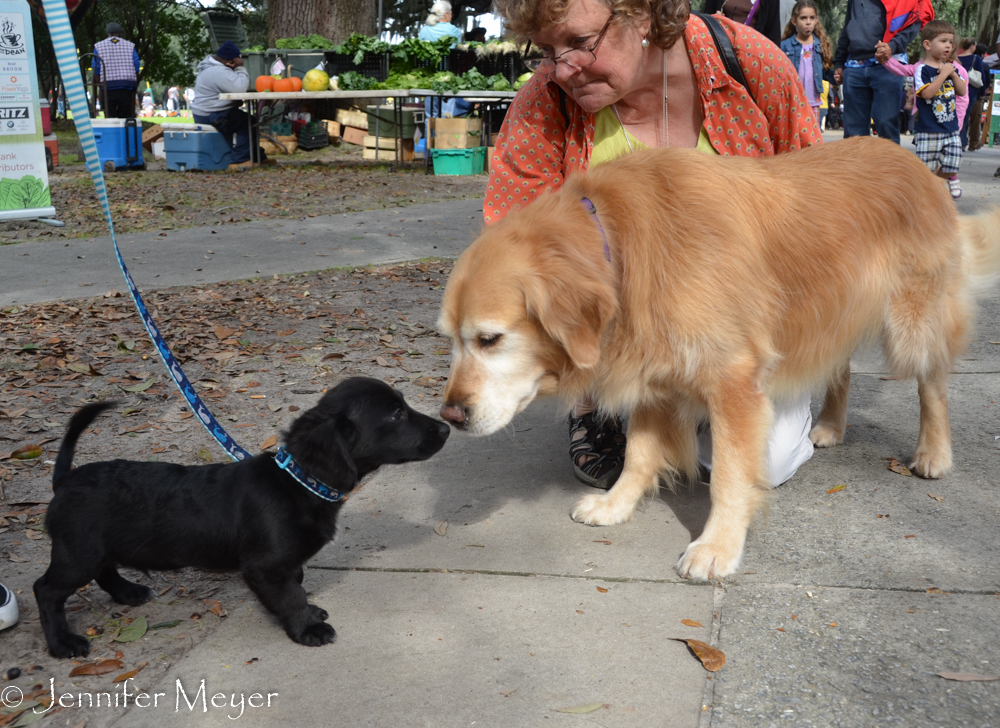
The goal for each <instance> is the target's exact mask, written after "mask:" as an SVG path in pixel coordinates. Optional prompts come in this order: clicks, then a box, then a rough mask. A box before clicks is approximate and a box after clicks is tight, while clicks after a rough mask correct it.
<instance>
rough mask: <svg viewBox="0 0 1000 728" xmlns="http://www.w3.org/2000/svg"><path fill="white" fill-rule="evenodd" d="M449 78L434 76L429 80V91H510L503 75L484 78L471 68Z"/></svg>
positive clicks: (498, 74)
mask: <svg viewBox="0 0 1000 728" xmlns="http://www.w3.org/2000/svg"><path fill="white" fill-rule="evenodd" d="M448 76H450V78H447V77H444V76H441V75H440V74H435V75H434V77H433V78H432V79H431V89H433V90H434V91H437V92H438V93H449V92H450V93H455V92H457V91H510V82H509V81H508V80H507V79H506V78H504V76H503V74H501V73H497V74H495V75H493V76H484V75H483V74H481V73H480V72H479V71H477V70H476V69H475V68H471V69H469V70H468V71H466V72H465V73H464V74H462V75H461V76H455V75H454V74H448Z"/></svg>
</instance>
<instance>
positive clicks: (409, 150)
mask: <svg viewBox="0 0 1000 728" xmlns="http://www.w3.org/2000/svg"><path fill="white" fill-rule="evenodd" d="M365 139H371V140H373V143H372V145H371V146H369V145H368V144H365V150H364V152H363V157H364V158H365V159H375V152H376V151H378V159H379V161H386V162H392V161H395V160H396V150H395V148H394V145H393V143H392V139H383V138H381V137H378V139H379V145H378V149H377V150H376V148H375V144H374V140H375V139H376V137H365ZM386 142H389V144H388V147H387V146H386ZM401 144H402V148H403V155H402V159H403V161H404V162H412V161H413V140H412V139H403V140H402V142H401Z"/></svg>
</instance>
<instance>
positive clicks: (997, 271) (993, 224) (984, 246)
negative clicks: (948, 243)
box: [958, 207, 1000, 295]
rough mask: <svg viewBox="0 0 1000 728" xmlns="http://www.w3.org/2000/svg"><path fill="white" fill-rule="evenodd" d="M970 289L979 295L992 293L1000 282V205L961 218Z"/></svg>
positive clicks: (960, 225) (961, 233) (960, 231)
mask: <svg viewBox="0 0 1000 728" xmlns="http://www.w3.org/2000/svg"><path fill="white" fill-rule="evenodd" d="M958 224H959V234H960V235H961V236H962V252H963V255H964V257H965V264H966V269H967V270H968V274H969V288H970V290H971V291H972V292H973V293H974V294H976V295H984V294H986V293H988V292H990V291H991V290H992V289H993V288H994V287H995V286H996V285H997V283H998V282H1000V207H994V208H993V209H992V210H989V211H987V212H983V213H980V214H978V215H962V216H960V217H959V218H958Z"/></svg>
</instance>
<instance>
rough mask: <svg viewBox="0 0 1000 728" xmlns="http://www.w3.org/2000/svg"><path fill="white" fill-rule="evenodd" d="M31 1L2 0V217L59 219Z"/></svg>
mask: <svg viewBox="0 0 1000 728" xmlns="http://www.w3.org/2000/svg"><path fill="white" fill-rule="evenodd" d="M37 78H38V76H37V74H36V73H35V49H34V43H33V40H32V36H31V11H30V10H29V8H28V3H27V2H26V0H0V220H17V219H24V218H36V217H54V216H55V214H56V211H55V208H54V207H52V198H51V196H50V195H49V175H48V170H47V169H46V165H45V145H44V143H43V136H42V119H41V116H40V113H39V112H40V109H39V105H38V80H37Z"/></svg>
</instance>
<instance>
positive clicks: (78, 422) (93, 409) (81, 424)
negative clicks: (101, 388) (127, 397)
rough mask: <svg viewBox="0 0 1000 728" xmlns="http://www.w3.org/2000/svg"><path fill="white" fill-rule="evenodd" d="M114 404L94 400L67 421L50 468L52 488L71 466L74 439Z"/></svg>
mask: <svg viewBox="0 0 1000 728" xmlns="http://www.w3.org/2000/svg"><path fill="white" fill-rule="evenodd" d="M114 406H115V403H114V402H96V403H95V404H88V405H87V406H86V407H83V408H81V409H80V410H79V411H78V412H77V413H76V414H75V415H73V418H72V419H71V420H70V421H69V427H68V428H67V429H66V436H65V437H64V438H63V441H62V445H61V446H60V447H59V455H58V456H57V457H56V465H55V467H54V468H53V469H52V489H53V490H55V489H56V488H58V487H59V481H61V480H62V479H63V478H64V477H65V476H66V474H67V473H68V472H69V471H70V468H71V467H72V466H73V451H74V450H75V449H76V441H77V440H79V439H80V435H82V434H83V431H84V430H86V429H87V428H88V427H90V423H91V422H93V421H94V420H96V419H97V417H98V416H99V415H100V414H101V412H103V411H104V410H106V409H111V408H112V407H114Z"/></svg>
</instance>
